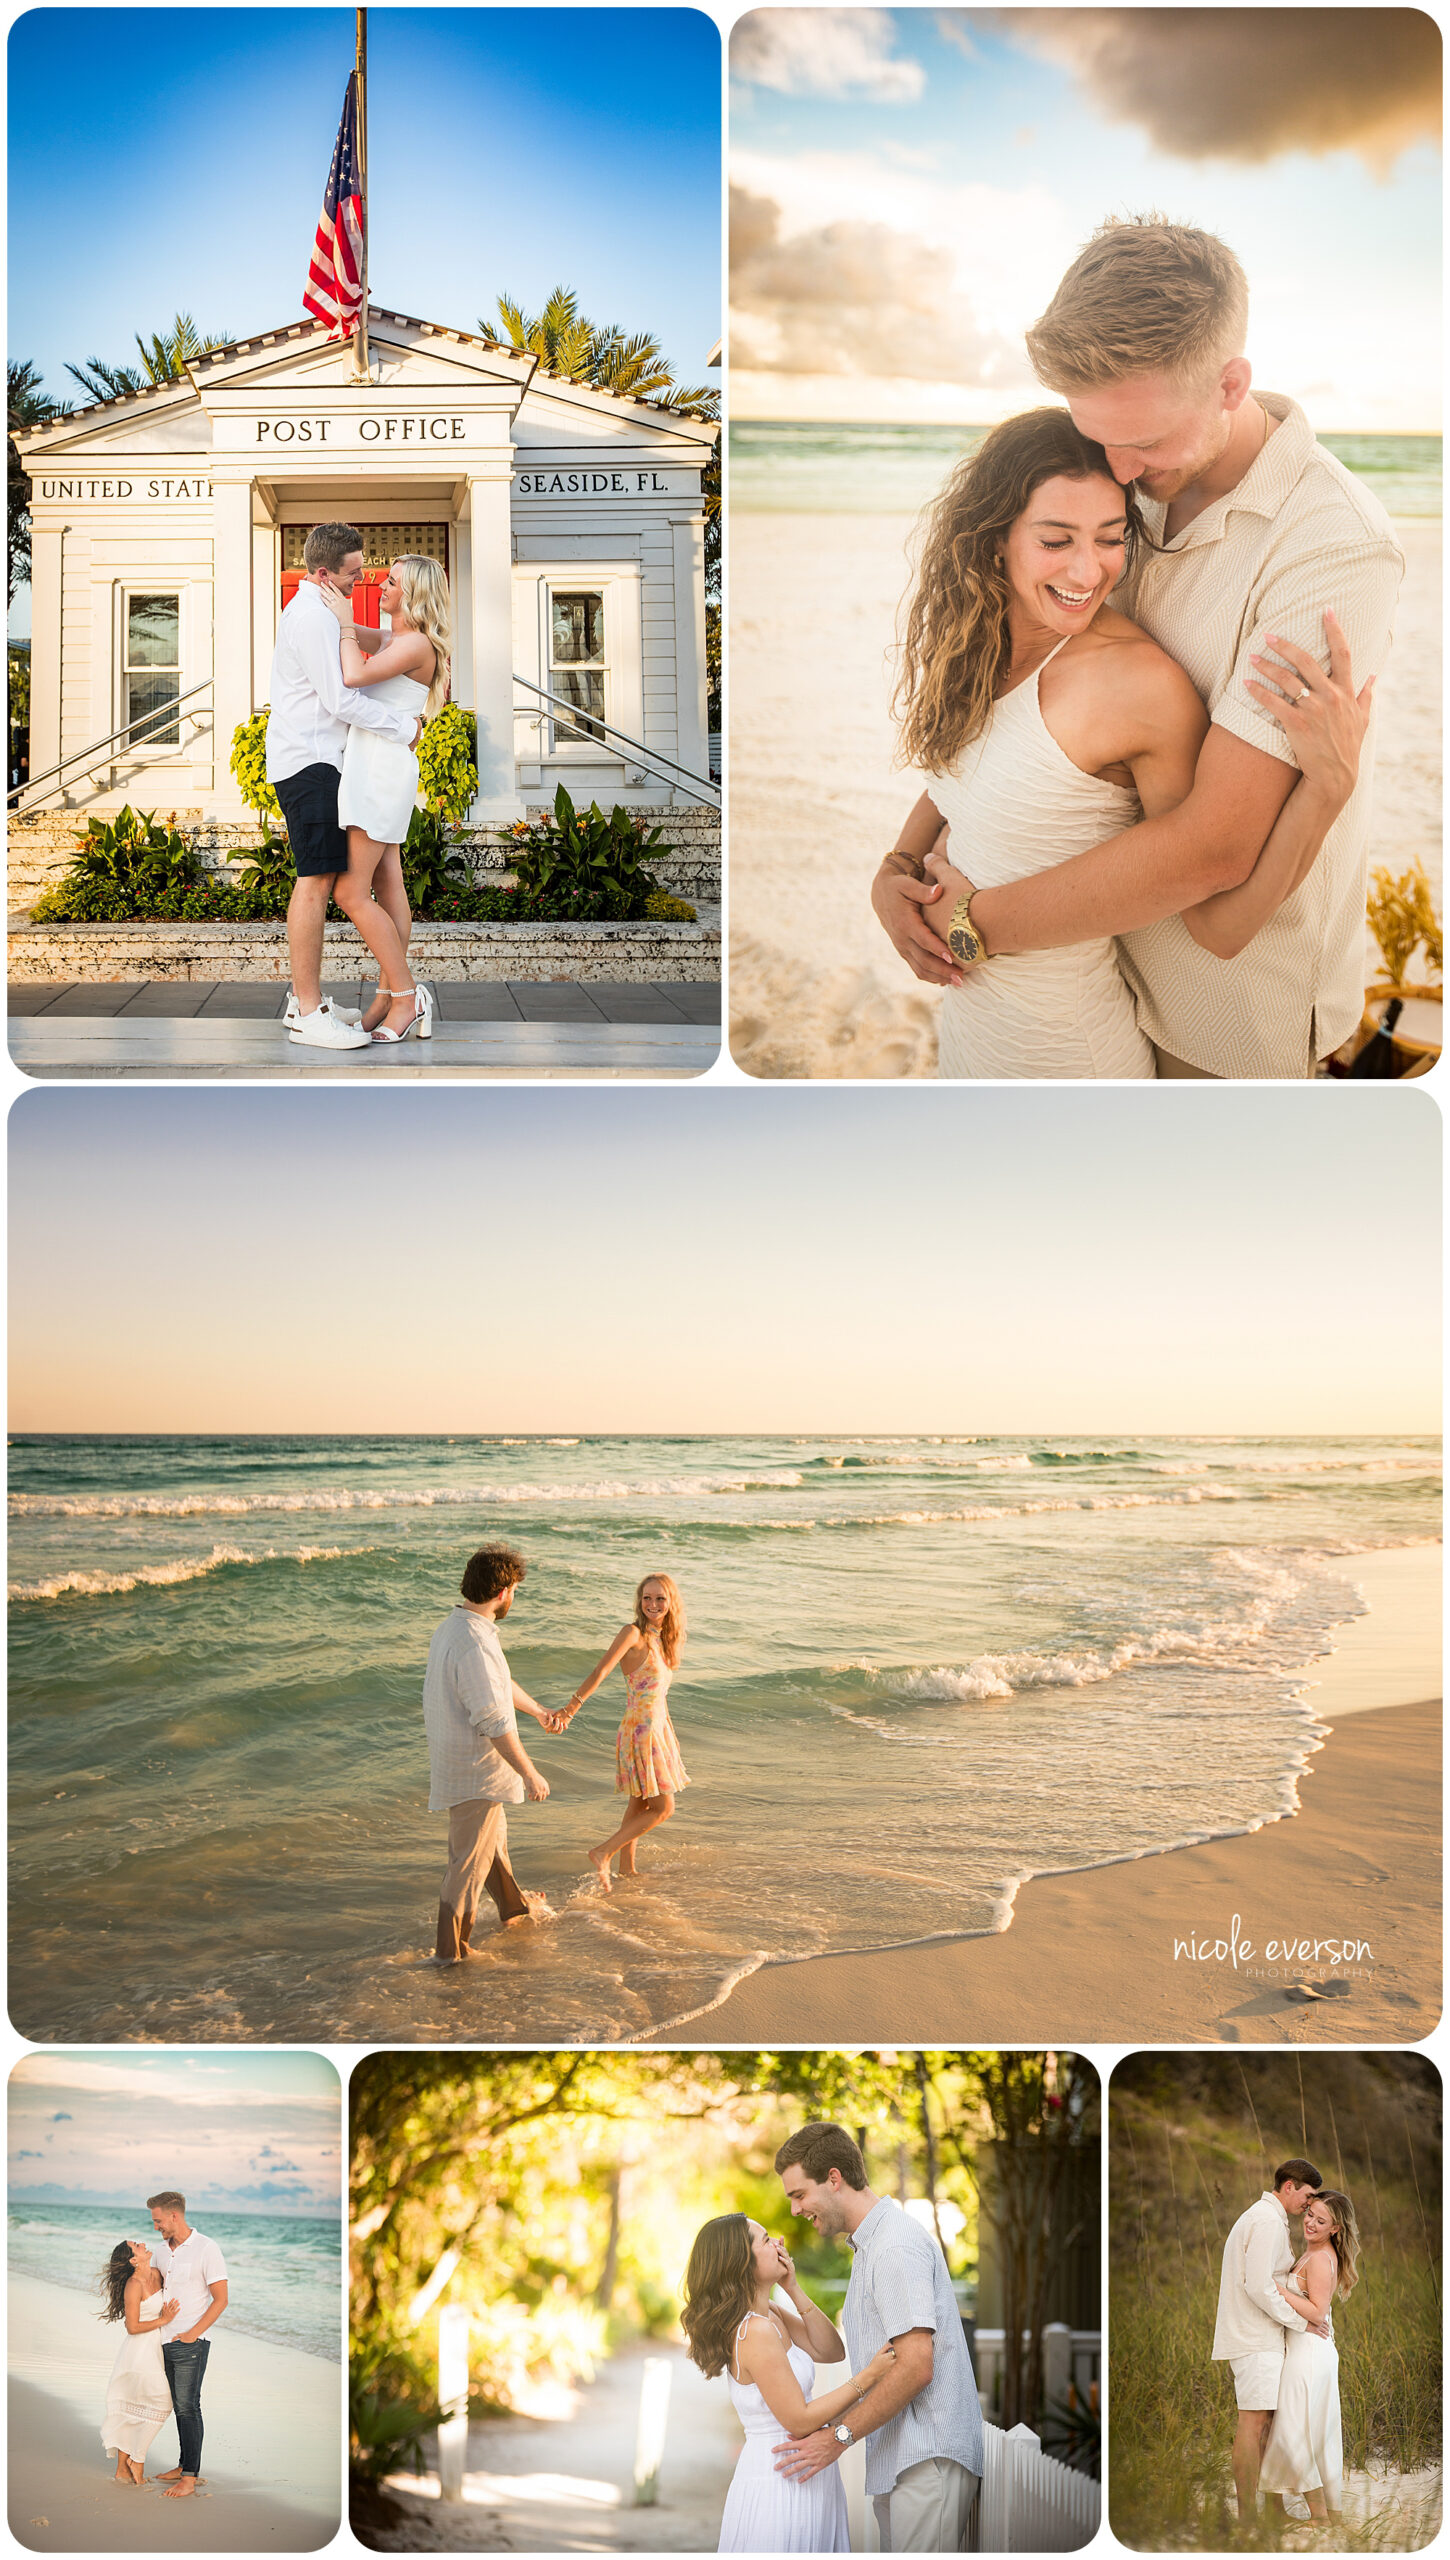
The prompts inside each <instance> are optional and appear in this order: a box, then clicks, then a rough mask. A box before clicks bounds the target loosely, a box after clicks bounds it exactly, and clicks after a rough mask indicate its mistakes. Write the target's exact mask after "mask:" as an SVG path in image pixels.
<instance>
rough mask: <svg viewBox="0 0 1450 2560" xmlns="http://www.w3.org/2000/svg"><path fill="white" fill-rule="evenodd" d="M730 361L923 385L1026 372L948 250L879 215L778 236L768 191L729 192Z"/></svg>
mask: <svg viewBox="0 0 1450 2560" xmlns="http://www.w3.org/2000/svg"><path fill="white" fill-rule="evenodd" d="M730 303H731V323H730V360H731V363H732V364H734V365H738V366H741V367H743V368H746V369H748V370H753V371H756V372H762V373H815V374H821V373H844V374H868V375H871V374H875V375H885V376H895V377H898V378H902V377H904V378H906V379H908V380H912V381H920V382H970V383H996V382H1004V381H1006V382H1010V381H1012V380H1013V379H1016V378H1019V377H1020V378H1021V379H1022V380H1023V381H1026V380H1027V379H1028V378H1029V377H1028V374H1027V368H1026V363H1025V359H1024V357H1023V355H1022V351H1021V348H1020V347H1018V346H1016V345H1014V343H1013V341H1012V340H1011V339H1010V338H1006V337H1002V336H1000V335H999V334H998V333H997V332H995V331H993V330H988V329H983V328H982V327H980V326H979V324H978V322H977V321H976V319H975V318H974V316H973V314H972V311H971V309H970V306H969V305H968V303H967V302H966V300H965V298H964V297H963V295H962V294H961V293H960V291H959V290H958V287H957V284H956V276H955V261H954V259H953V257H952V255H951V253H950V251H949V250H947V249H945V248H938V247H934V246H932V245H931V243H929V242H928V241H926V240H922V239H920V238H917V237H915V236H913V235H912V234H910V233H906V232H901V231H896V230H893V229H892V228H891V227H890V226H889V225H888V224H886V223H882V222H853V221H849V220H842V221H837V222H828V223H825V224H823V225H821V226H819V227H818V228H816V229H813V230H803V231H799V232H797V233H795V234H794V235H793V236H791V237H790V238H782V236H781V210H780V207H779V205H778V204H777V203H775V201H774V200H773V199H772V198H771V197H769V196H762V195H757V194H755V193H753V192H751V190H749V189H748V188H744V187H732V188H731V190H730Z"/></svg>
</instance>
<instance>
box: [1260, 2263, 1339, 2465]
mask: <svg viewBox="0 0 1450 2560" xmlns="http://www.w3.org/2000/svg"><path fill="white" fill-rule="evenodd" d="M1303 2265H1304V2260H1303V2259H1302V2258H1301V2259H1300V2260H1299V2262H1298V2265H1297V2266H1296V2267H1295V2269H1294V2273H1295V2275H1296V2276H1297V2275H1298V2273H1299V2270H1300V2268H1301V2267H1302V2266H1303ZM1329 2329H1330V2334H1329V2336H1328V2337H1327V2338H1316V2337H1315V2336H1314V2334H1313V2332H1312V2330H1309V2329H1291V2330H1290V2331H1289V2333H1288V2337H1287V2340H1286V2342H1285V2347H1284V2372H1283V2377H1282V2379H1281V2381H1280V2384H1279V2405H1278V2407H1277V2409H1276V2410H1275V2411H1274V2424H1273V2428H1272V2430H1271V2432H1270V2436H1269V2442H1268V2446H1267V2448H1266V2450H1265V2454H1264V2459H1263V2463H1262V2466H1261V2468H1260V2471H1259V2485H1260V2487H1261V2488H1263V2489H1268V2490H1272V2491H1273V2492H1274V2493H1275V2494H1276V2495H1277V2496H1279V2497H1281V2498H1284V2499H1289V2498H1296V2497H1297V2498H1302V2497H1303V2496H1304V2494H1305V2491H1306V2490H1308V2489H1322V2490H1323V2492H1324V2503H1325V2505H1326V2507H1328V2509H1329V2511H1330V2513H1331V2515H1338V2513H1339V2510H1340V2508H1341V2506H1342V2505H1343V2503H1344V2441H1343V2436H1342V2434H1341V2431H1340V2423H1339V2350H1338V2348H1337V2347H1336V2346H1335V2343H1334V2334H1333V2332H1334V2320H1333V2316H1332V2314H1331V2315H1330V2318H1329Z"/></svg>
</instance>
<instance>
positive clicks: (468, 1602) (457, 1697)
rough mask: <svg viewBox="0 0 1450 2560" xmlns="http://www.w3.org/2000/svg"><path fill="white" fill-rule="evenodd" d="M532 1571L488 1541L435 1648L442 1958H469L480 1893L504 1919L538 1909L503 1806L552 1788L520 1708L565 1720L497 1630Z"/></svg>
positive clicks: (430, 1715)
mask: <svg viewBox="0 0 1450 2560" xmlns="http://www.w3.org/2000/svg"><path fill="white" fill-rule="evenodd" d="M525 1570H526V1568H525V1565H524V1560H523V1557H522V1556H521V1555H519V1554H518V1553H517V1552H516V1550H515V1549H514V1548H512V1547H480V1548H479V1549H478V1552H477V1553H476V1554H475V1555H471V1556H470V1557H469V1559H468V1562H467V1564H466V1565H465V1567H464V1570H463V1581H462V1584H461V1586H460V1587H461V1589H462V1592H463V1605H462V1607H461V1608H457V1609H453V1610H451V1611H450V1612H449V1614H448V1616H447V1617H446V1618H445V1619H444V1621H443V1624H442V1626H441V1627H440V1628H439V1629H438V1632H437V1634H436V1635H435V1637H434V1638H433V1641H432V1643H431V1645H430V1646H429V1648H428V1669H427V1672H426V1673H425V1675H424V1680H423V1722H424V1725H425V1727H426V1729H427V1734H428V1758H429V1764H430V1767H431V1770H432V1787H431V1789H430V1792H429V1796H428V1810H429V1812H430V1813H446V1814H447V1816H448V1872H447V1874H446V1875H445V1876H444V1879H443V1887H442V1891H441V1894H440V1896H439V1901H438V1943H437V1950H436V1952H437V1956H438V1961H439V1963H440V1964H462V1963H464V1962H466V1960H467V1957H468V1952H469V1948H468V1942H469V1939H470V1938H471V1937H472V1935H473V1923H474V1920H475V1918H476V1916H477V1913H478V1898H479V1894H480V1893H481V1892H483V1893H487V1894H488V1895H489V1896H490V1897H491V1899H492V1901H493V1902H494V1904H495V1905H496V1907H497V1910H498V1916H499V1919H500V1921H501V1922H502V1923H503V1925H504V1927H505V1928H507V1927H508V1926H509V1925H510V1923H511V1922H512V1921H515V1920H527V1919H529V1918H530V1917H531V1914H532V1908H533V1906H532V1905H531V1904H530V1902H529V1899H528V1896H527V1895H526V1894H525V1893H524V1892H523V1891H522V1890H521V1888H520V1886H519V1884H518V1882H517V1880H516V1878H515V1876H514V1872H513V1869H512V1867H511V1866H510V1865H509V1855H508V1820H507V1816H506V1814H505V1812H504V1807H505V1806H506V1805H510V1804H522V1803H523V1802H524V1799H525V1797H527V1798H528V1800H529V1802H530V1803H531V1804H542V1803H543V1801H544V1799H545V1797H546V1796H547V1795H548V1792H549V1789H548V1783H547V1781H546V1780H545V1779H543V1778H541V1777H540V1775H539V1773H538V1770H537V1769H536V1768H535V1767H534V1764H533V1762H532V1760H531V1759H530V1758H529V1755H528V1753H527V1752H526V1751H525V1749H524V1746H523V1744H522V1743H521V1742H520V1740H519V1729H518V1722H517V1716H518V1713H519V1711H520V1710H521V1711H522V1712H523V1714H525V1715H529V1716H533V1717H534V1718H535V1720H536V1721H537V1722H538V1723H539V1724H541V1725H543V1726H545V1727H546V1728H547V1729H548V1730H549V1731H551V1732H552V1731H557V1729H558V1721H557V1718H555V1717H552V1716H549V1715H547V1714H546V1713H545V1711H544V1709H543V1708H542V1707H541V1706H539V1705H537V1704H536V1702H535V1701H534V1699H532V1698H531V1697H530V1696H529V1694H528V1691H527V1690H526V1689H521V1688H520V1687H519V1684H518V1682H517V1681H516V1680H515V1679H514V1677H513V1675H512V1673H511V1672H510V1670H509V1667H508V1664H507V1662H506V1661H505V1659H504V1650H503V1646H502V1645H501V1644H500V1642H499V1639H498V1624H497V1622H498V1620H499V1619H500V1618H506V1617H507V1616H508V1613H509V1611H510V1609H511V1608H512V1607H513V1600H514V1593H515V1591H516V1590H517V1589H518V1586H519V1584H520V1583H521V1582H522V1581H523V1578H524V1573H525ZM538 1901H539V1897H538V1896H535V1902H538Z"/></svg>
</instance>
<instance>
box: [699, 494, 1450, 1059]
mask: <svg viewBox="0 0 1450 2560" xmlns="http://www.w3.org/2000/svg"><path fill="white" fill-rule="evenodd" d="M913 521H914V520H913V519H912V518H911V517H909V516H845V515H752V514H749V513H741V514H738V515H736V516H735V518H734V519H733V522H732V526H731V533H730V652H731V654H730V1005H731V1034H730V1045H731V1049H732V1051H733V1054H734V1056H735V1059H736V1061H737V1063H738V1064H739V1065H740V1066H742V1067H743V1068H745V1069H746V1071H747V1072H748V1073H749V1074H751V1075H757V1076H772V1077H774V1076H784V1077H848V1076H870V1077H887V1076H930V1075H934V1074H935V1072H936V1008H937V1003H938V999H937V997H936V996H935V994H933V993H930V992H929V991H928V990H927V989H925V988H923V987H922V986H921V985H920V984H919V983H918V982H917V980H916V979H914V978H913V977H912V975H911V973H910V971H909V970H908V968H907V967H906V964H905V962H904V961H902V960H899V959H898V958H897V956H896V953H895V952H894V951H893V950H892V948H891V946H890V944H889V943H888V942H887V941H886V939H885V937H884V935H883V934H882V932H881V930H880V928H879V926H878V925H877V923H876V919H875V917H874V915H873V914H872V911H871V907H870V904H869V888H870V881H871V876H872V874H873V872H874V871H875V868H876V865H877V862H878V861H879V859H880V856H881V854H882V853H883V852H884V851H885V849H886V847H887V846H888V845H890V844H892V843H893V842H894V841H895V838H896V833H897V830H898V828H899V826H900V824H901V821H902V818H903V817H904V815H905V813H906V811H907V809H908V808H909V807H910V805H911V803H912V801H913V800H914V799H915V798H916V796H917V791H918V789H919V787H920V786H919V783H917V782H914V781H913V779H912V777H911V776H910V775H907V774H902V773H899V772H897V771H895V770H894V767H893V761H892V759H893V751H894V733H893V728H892V722H891V717H890V695H891V688H892V682H893V670H892V650H893V640H894V632H895V627H896V616H897V610H898V607H899V605H900V603H901V599H902V595H903V592H904V590H905V587H906V584H907V560H906V545H907V541H908V538H909V537H910V534H911V532H912V527H913ZM1396 531H1397V534H1398V537H1399V540H1400V542H1401V543H1402V545H1403V547H1404V551H1405V557H1406V563H1407V566H1406V574H1405V583H1404V586H1403V588H1402V590H1401V595H1400V607H1399V614H1398V618H1397V621H1396V629H1395V647H1394V653H1393V656H1392V658H1391V661H1390V664H1389V666H1388V668H1387V669H1386V671H1385V674H1384V675H1383V677H1382V678H1381V680H1380V684H1379V688H1378V693H1379V717H1380V730H1379V746H1378V762H1377V766H1376V777H1375V825H1374V836H1373V843H1372V849H1371V857H1370V858H1371V863H1372V864H1378V863H1384V864H1386V865H1388V867H1389V868H1390V869H1391V870H1392V871H1394V872H1396V873H1398V872H1401V871H1404V870H1405V869H1406V868H1407V867H1408V866H1409V864H1410V863H1411V862H1412V861H1414V860H1415V859H1416V858H1417V857H1418V858H1419V859H1420V860H1422V861H1423V862H1424V864H1425V867H1426V869H1427V871H1428V872H1429V874H1430V877H1431V879H1432V881H1433V882H1434V883H1435V887H1436V895H1437V901H1438V896H1439V885H1440V854H1439V844H1440V788H1441V739H1440V687H1441V638H1440V612H1441V587H1440V555H1441V528H1440V525H1439V523H1438V522H1437V521H1430V520H1426V519H1423V518H1415V519H1409V518H1405V519H1401V520H1400V521H1399V522H1398V524H1397V526H1396ZM1378 966H1379V962H1378V955H1377V954H1375V953H1374V951H1373V946H1372V945H1367V971H1366V977H1367V981H1368V978H1369V977H1370V976H1371V975H1373V974H1375V973H1376V971H1377V969H1378Z"/></svg>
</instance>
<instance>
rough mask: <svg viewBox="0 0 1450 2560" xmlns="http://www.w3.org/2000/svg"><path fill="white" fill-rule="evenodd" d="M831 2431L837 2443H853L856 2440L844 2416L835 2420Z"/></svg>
mask: <svg viewBox="0 0 1450 2560" xmlns="http://www.w3.org/2000/svg"><path fill="white" fill-rule="evenodd" d="M831 2433H832V2435H833V2436H834V2437H835V2439H836V2442H837V2444H839V2445H848V2444H854V2443H855V2441H856V2439H855V2437H854V2436H853V2435H852V2433H851V2430H850V2428H849V2427H848V2426H847V2424H846V2421H845V2419H844V2418H839V2419H838V2420H837V2422H836V2424H835V2426H833V2427H832V2429H831Z"/></svg>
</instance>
